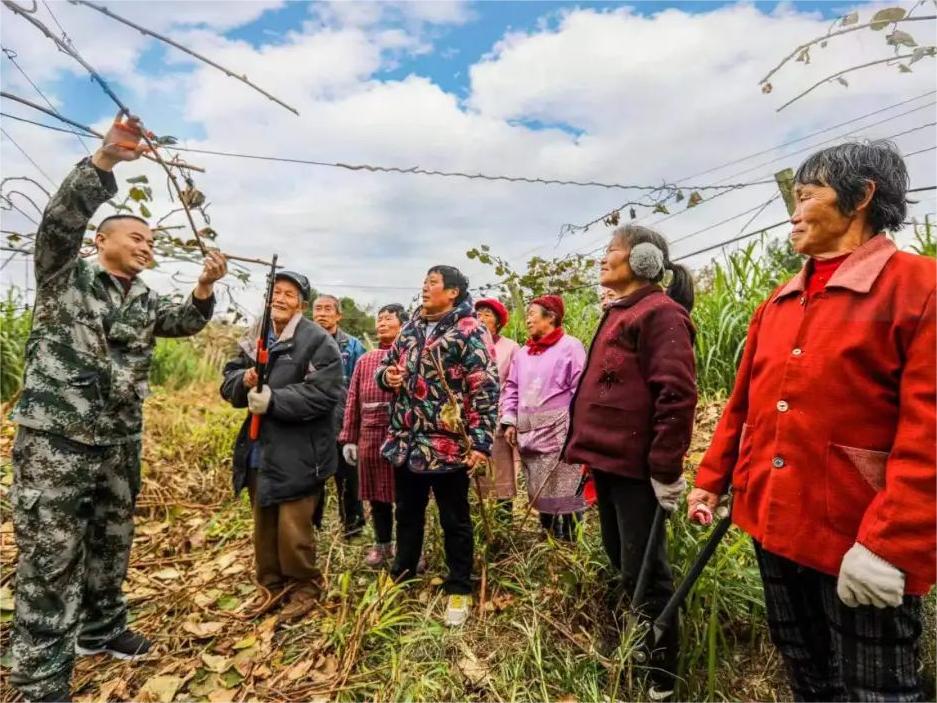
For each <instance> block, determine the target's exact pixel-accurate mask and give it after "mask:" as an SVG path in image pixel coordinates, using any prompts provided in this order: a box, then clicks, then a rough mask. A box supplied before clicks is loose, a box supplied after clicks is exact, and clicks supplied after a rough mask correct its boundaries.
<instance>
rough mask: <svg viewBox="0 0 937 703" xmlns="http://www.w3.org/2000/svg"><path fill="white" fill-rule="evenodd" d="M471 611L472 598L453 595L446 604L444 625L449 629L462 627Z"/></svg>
mask: <svg viewBox="0 0 937 703" xmlns="http://www.w3.org/2000/svg"><path fill="white" fill-rule="evenodd" d="M471 611H472V596H464V595H461V594H458V593H454V594H452V595H450V596H449V601H448V603H447V604H446V624H447V625H448V626H449V627H459V626H460V625H464V624H465V621H466V620H468V618H469V613H470V612H471Z"/></svg>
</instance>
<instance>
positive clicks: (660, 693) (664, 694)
mask: <svg viewBox="0 0 937 703" xmlns="http://www.w3.org/2000/svg"><path fill="white" fill-rule="evenodd" d="M647 697H648V698H650V699H651V700H652V701H669V700H670V699H671V698H673V691H665V690H663V689H661V688H657V687H656V686H651V688H650V689H649V690H648V692H647Z"/></svg>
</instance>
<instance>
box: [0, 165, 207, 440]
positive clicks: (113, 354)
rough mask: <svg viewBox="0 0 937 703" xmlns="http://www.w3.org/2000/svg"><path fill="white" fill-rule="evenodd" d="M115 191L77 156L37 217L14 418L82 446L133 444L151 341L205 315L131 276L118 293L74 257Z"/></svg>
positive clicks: (105, 276)
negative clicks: (32, 291)
mask: <svg viewBox="0 0 937 703" xmlns="http://www.w3.org/2000/svg"><path fill="white" fill-rule="evenodd" d="M116 192H117V183H116V181H115V180H114V176H113V175H112V174H110V173H107V172H104V171H99V170H98V169H96V168H95V167H94V166H93V165H92V164H91V161H90V159H84V160H83V161H81V162H80V163H79V164H78V165H77V166H76V167H75V169H74V170H73V171H72V172H71V173H70V174H69V175H68V177H67V178H66V179H65V181H64V183H62V186H61V187H60V188H59V190H58V192H56V194H55V195H54V196H52V199H51V200H50V201H49V204H48V206H47V207H46V210H45V213H43V216H42V222H41V223H40V225H39V231H38V233H37V234H36V245H35V253H34V257H35V268H36V289H37V293H36V303H35V307H34V310H33V326H32V330H31V332H30V334H29V340H28V341H27V342H26V373H25V379H24V382H23V391H22V395H21V396H20V399H19V402H18V403H17V406H16V408H15V410H14V412H13V420H14V421H16V422H18V423H19V424H21V425H23V426H25V427H31V428H33V429H38V430H44V431H46V432H51V433H54V434H57V435H61V436H63V437H67V438H68V439H71V440H74V441H76V442H81V443H82V444H90V445H109V444H121V443H124V442H132V441H136V440H138V439H139V438H140V435H141V432H142V425H143V399H144V398H145V397H146V396H147V395H148V394H149V385H148V376H149V370H150V361H151V359H152V356H153V346H154V338H155V337H184V336H187V335H192V334H195V333H196V332H198V331H199V330H201V329H202V328H203V327H204V326H205V325H206V324H207V323H208V319H209V318H210V317H211V315H208V317H206V316H204V315H203V314H202V313H201V312H200V311H199V309H198V308H197V307H196V306H195V304H194V303H193V300H192V298H191V296H190V297H189V299H188V300H187V301H186V302H184V303H176V302H174V301H172V300H171V299H170V298H169V297H167V296H160V295H158V294H157V293H155V292H154V291H152V290H150V289H149V288H148V287H147V285H146V284H145V283H144V282H143V281H141V280H140V279H139V278H135V279H134V280H133V282H132V284H131V286H130V289H129V291H127V292H126V294H125V293H124V288H123V287H122V286H121V284H120V282H119V281H118V280H117V279H115V278H114V277H113V276H111V275H110V274H109V273H107V272H106V271H105V270H104V269H103V268H101V266H100V265H99V264H98V263H97V262H96V261H89V260H85V259H82V258H80V257H79V251H80V249H81V244H82V239H83V237H84V234H85V231H86V228H87V225H88V220H89V219H90V218H91V216H92V215H93V214H94V212H95V210H97V209H98V207H99V206H100V205H101V204H102V203H104V202H105V201H106V200H107V199H108V198H110V197H112V196H113V195H114V194H115V193H116ZM206 302H208V301H206ZM213 302H214V301H213V300H212V301H210V302H209V305H208V309H209V310H210V309H211V306H212V305H213ZM202 307H203V308H204V307H205V305H204V304H203V306H202Z"/></svg>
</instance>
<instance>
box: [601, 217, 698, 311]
mask: <svg viewBox="0 0 937 703" xmlns="http://www.w3.org/2000/svg"><path fill="white" fill-rule="evenodd" d="M612 241H617V242H619V243H621V244H622V245H624V246H625V247H627V248H628V252H629V254H630V253H631V252H632V251H634V250H636V249H637V254H638V257H637V260H636V261H635V263H637V264H638V268H639V270H635V269H633V268H632V273H634V274H635V275H636V276H638V277H639V278H644V279H646V280H648V281H652V282H653V283H660V281H661V280H662V279H663V277H664V272H665V271H670V272H671V273H672V274H673V279H672V280H671V281H670V285H668V286H667V295H669V296H670V297H671V298H673V299H674V300H676V301H677V302H678V303H680V305H682V306H683V307H684V308H686V310H687V312H689V311H690V310H692V309H693V301H694V299H695V297H696V296H695V293H694V291H693V276H692V275H691V274H690V271H689V270H688V269H687V268H686V266H681V265H680V264H675V263H673V262H672V261H671V260H670V247H668V246H667V240H666V239H665V238H664V235H662V234H661V233H660V232H658V231H656V230H653V229H651V228H650V227H644V226H643V225H636V224H627V225H622V226H621V227H616V228H615V229H614V230H613V231H612ZM642 244H649V245H653V246H648V247H642V246H641V245H642ZM651 249H656V250H657V251H656V252H652V251H651ZM629 259H630V257H629ZM642 264H647V268H646V269H644V270H640V269H642ZM629 265H630V261H629Z"/></svg>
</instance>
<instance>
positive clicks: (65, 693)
mask: <svg viewBox="0 0 937 703" xmlns="http://www.w3.org/2000/svg"><path fill="white" fill-rule="evenodd" d="M36 703H72V696H71V693H69V690H68V689H67V688H62V689H59V690H58V691H53V692H52V693H47V694H46V695H44V696H43V697H42V698H37V699H36Z"/></svg>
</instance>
